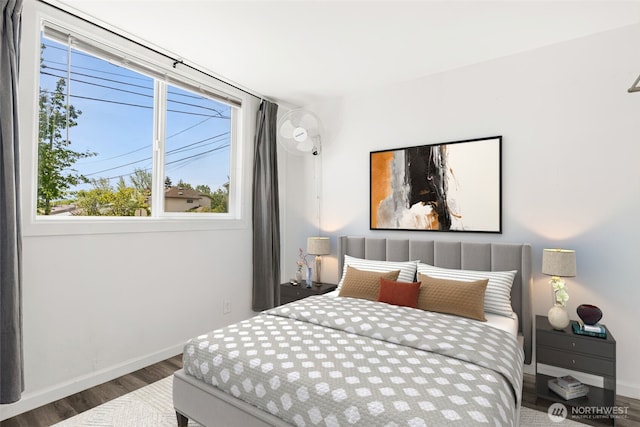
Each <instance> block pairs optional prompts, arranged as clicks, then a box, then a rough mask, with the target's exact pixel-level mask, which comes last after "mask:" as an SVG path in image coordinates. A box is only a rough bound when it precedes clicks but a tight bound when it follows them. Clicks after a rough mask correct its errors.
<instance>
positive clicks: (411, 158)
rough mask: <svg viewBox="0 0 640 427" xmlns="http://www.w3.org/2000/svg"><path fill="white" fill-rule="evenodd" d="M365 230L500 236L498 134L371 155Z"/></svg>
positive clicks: (500, 181)
mask: <svg viewBox="0 0 640 427" xmlns="http://www.w3.org/2000/svg"><path fill="white" fill-rule="evenodd" d="M369 170H370V179H369V196H370V198H369V200H370V202H369V207H370V209H369V212H370V215H369V221H370V222H369V228H370V229H371V230H412V231H416V230H420V231H440V232H472V233H502V136H491V137H484V138H476V139H467V140H462V141H450V142H442V143H437V144H427V145H418V146H412V147H403V148H393V149H388V150H379V151H371V152H370V157H369Z"/></svg>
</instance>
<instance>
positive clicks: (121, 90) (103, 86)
mask: <svg viewBox="0 0 640 427" xmlns="http://www.w3.org/2000/svg"><path fill="white" fill-rule="evenodd" d="M41 74H45V75H48V76H52V77H58V78H65V77H63V76H58V75H55V74H51V73H46V72H44V71H42V72H41ZM80 75H84V74H80ZM85 76H86V75H85ZM89 77H91V76H89ZM65 79H66V78H65ZM105 80H107V81H112V80H109V79H105ZM71 81H73V82H76V83H83V84H87V85H91V86H97V87H102V88H106V89H111V90H115V91H120V92H125V93H130V94H133V95H138V96H143V97H145V98H153V95H147V94H143V93H139V92H133V91H128V90H126V89H120V88H115V87H111V86H105V85H100V84H98V83H92V82H87V81H84V80H78V79H71ZM133 86H136V87H143V86H140V85H133ZM42 90H44V91H46V92H48V93H50V91H47V90H46V89H42ZM70 96H71V97H75V98H83V99H91V100H94V101H102V102H110V103H116V104H117V103H119V101H111V100H107V99H103V98H88V97H83V96H81V95H74V94H70ZM202 99H205V100H208V98H202ZM167 102H173V103H175V104H182V105H186V106H190V107H195V108H201V109H203V110H210V111H214V112H215V113H216V114H218V116H209V115H206V114H198V113H189V112H184V111H176V110H167V111H174V112H178V113H182V114H194V115H200V116H205V117H218V118H221V119H230V117H229V116H225V115H223V114H222V113H221V112H220V111H219V110H217V109H216V108H211V107H203V106H201V105H197V104H191V103H188V102H181V101H176V100H173V99H167ZM122 105H128V106H132V107H142V108H153V107H148V106H141V105H137V104H130V103H124V104H122Z"/></svg>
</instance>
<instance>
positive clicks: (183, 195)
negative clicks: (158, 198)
mask: <svg viewBox="0 0 640 427" xmlns="http://www.w3.org/2000/svg"><path fill="white" fill-rule="evenodd" d="M164 197H165V198H173V199H200V198H202V197H207V196H206V195H205V194H202V193H200V192H199V191H196V190H190V189H188V188H182V187H169V188H167V189H165V190H164ZM207 198H208V197H207Z"/></svg>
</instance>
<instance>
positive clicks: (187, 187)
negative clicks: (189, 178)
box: [176, 179, 193, 190]
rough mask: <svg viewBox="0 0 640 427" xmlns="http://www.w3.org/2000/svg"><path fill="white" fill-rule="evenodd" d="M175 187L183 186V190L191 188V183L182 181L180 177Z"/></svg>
mask: <svg viewBox="0 0 640 427" xmlns="http://www.w3.org/2000/svg"><path fill="white" fill-rule="evenodd" d="M176 187H178V188H184V189H185V190H193V187H192V186H191V184H189V183H188V182H184V181H183V180H182V179H181V180H180V181H178V185H176Z"/></svg>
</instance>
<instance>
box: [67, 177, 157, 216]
mask: <svg viewBox="0 0 640 427" xmlns="http://www.w3.org/2000/svg"><path fill="white" fill-rule="evenodd" d="M92 184H93V188H92V189H91V190H80V191H79V192H78V199H77V201H76V205H77V206H78V208H79V212H78V214H79V215H86V216H134V215H135V212H136V209H139V208H142V209H145V210H146V211H147V214H148V213H149V205H148V202H147V197H146V196H145V193H144V192H141V191H138V190H137V189H136V188H134V187H128V186H127V185H126V183H125V181H124V178H122V177H121V178H120V180H119V181H118V185H117V186H116V189H115V190H114V189H113V188H112V187H111V185H110V184H109V180H108V179H106V178H100V179H97V180H93V181H92Z"/></svg>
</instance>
